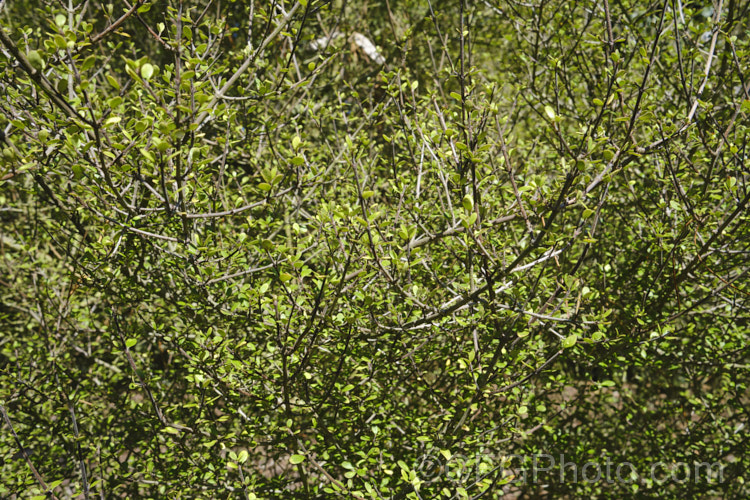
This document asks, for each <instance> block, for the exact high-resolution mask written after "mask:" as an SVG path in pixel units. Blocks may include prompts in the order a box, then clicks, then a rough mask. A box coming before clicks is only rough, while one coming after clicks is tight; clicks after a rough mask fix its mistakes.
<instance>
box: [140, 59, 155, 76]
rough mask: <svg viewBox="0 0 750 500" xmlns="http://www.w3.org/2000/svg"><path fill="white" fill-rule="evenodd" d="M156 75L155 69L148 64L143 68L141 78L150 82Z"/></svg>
mask: <svg viewBox="0 0 750 500" xmlns="http://www.w3.org/2000/svg"><path fill="white" fill-rule="evenodd" d="M153 75H154V67H153V66H152V65H151V64H149V63H146V64H144V65H143V66H141V76H142V77H143V79H144V80H149V79H150V78H151V77H152V76H153Z"/></svg>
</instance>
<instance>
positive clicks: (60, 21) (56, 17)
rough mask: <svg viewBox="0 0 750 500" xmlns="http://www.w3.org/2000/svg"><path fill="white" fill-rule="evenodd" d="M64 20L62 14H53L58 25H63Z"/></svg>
mask: <svg viewBox="0 0 750 500" xmlns="http://www.w3.org/2000/svg"><path fill="white" fill-rule="evenodd" d="M65 21H67V19H66V18H65V16H63V15H62V14H58V15H56V16H55V24H56V25H58V26H59V27H61V28H62V27H63V26H65Z"/></svg>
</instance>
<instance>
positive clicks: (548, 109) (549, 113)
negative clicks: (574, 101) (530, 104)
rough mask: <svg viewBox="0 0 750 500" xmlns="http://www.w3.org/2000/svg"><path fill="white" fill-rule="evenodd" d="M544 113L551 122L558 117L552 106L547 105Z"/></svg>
mask: <svg viewBox="0 0 750 500" xmlns="http://www.w3.org/2000/svg"><path fill="white" fill-rule="evenodd" d="M544 112H545V113H546V114H547V116H549V119H550V120H554V119H555V117H556V116H557V115H556V114H555V110H554V109H552V106H550V105H547V106H545V107H544Z"/></svg>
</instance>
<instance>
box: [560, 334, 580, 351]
mask: <svg viewBox="0 0 750 500" xmlns="http://www.w3.org/2000/svg"><path fill="white" fill-rule="evenodd" d="M576 342H578V334H577V333H571V334H570V335H568V336H567V337H565V339H564V340H563V341H562V346H563V347H564V348H565V349H567V348H568V347H573V346H574V345H576Z"/></svg>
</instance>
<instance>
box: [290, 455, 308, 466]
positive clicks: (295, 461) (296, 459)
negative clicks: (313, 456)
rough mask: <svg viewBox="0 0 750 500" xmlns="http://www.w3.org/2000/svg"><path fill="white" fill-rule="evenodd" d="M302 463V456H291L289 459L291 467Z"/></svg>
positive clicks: (303, 459) (303, 457)
mask: <svg viewBox="0 0 750 500" xmlns="http://www.w3.org/2000/svg"><path fill="white" fill-rule="evenodd" d="M304 461H305V456H304V455H292V456H291V457H289V463H290V464H293V465H297V464H301V463H302V462H304Z"/></svg>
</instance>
